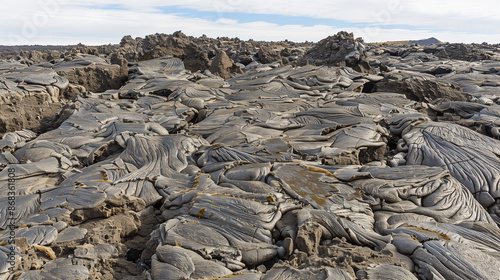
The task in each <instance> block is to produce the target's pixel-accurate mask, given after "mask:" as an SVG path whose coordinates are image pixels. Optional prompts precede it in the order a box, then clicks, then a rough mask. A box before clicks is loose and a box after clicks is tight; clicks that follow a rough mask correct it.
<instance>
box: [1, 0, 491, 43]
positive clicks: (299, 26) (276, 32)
mask: <svg viewBox="0 0 500 280" xmlns="http://www.w3.org/2000/svg"><path fill="white" fill-rule="evenodd" d="M0 5H1V7H2V9H1V10H0V21H1V24H0V44H2V45H13V44H76V43H79V42H81V43H84V44H87V45H100V44H110V43H111V44H116V43H119V42H120V39H121V38H122V37H123V36H124V35H131V36H132V37H144V36H146V35H148V34H154V33H173V32H175V31H177V30H182V31H183V32H184V33H185V34H187V35H191V36H200V35H202V34H206V35H207V36H209V37H220V36H228V37H239V38H241V39H255V40H284V39H288V40H292V41H296V42H303V41H319V40H321V39H322V38H325V37H327V36H329V35H333V34H336V33H337V32H339V31H341V30H345V31H349V32H354V35H355V36H356V37H363V39H364V40H365V41H367V42H381V41H388V40H409V39H423V38H428V37H436V38H438V39H440V40H442V41H447V42H464V43H471V42H476V43H482V42H489V43H500V31H498V28H497V27H498V26H500V17H499V16H498V15H496V10H497V9H496V5H497V2H496V1H493V0H486V1H463V0H455V1H453V0H440V1H435V0H418V1H416V0H381V1H372V0H350V1H349V0H310V1H307V2H306V1H296V0H287V1H286V0H254V1H251V2H250V1H244V0H211V1H209V0H205V1H200V0H169V1H168V2H165V1H157V0H141V1H137V0H133V1H132V0H120V1H118V0H102V1H97V0H86V1H84V0H23V1H18V2H14V1H5V0H0Z"/></svg>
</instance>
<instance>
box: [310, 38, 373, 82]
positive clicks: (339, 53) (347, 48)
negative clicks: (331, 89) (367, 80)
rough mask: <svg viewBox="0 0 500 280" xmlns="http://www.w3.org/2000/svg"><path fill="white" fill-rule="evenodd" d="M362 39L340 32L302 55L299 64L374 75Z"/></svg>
mask: <svg viewBox="0 0 500 280" xmlns="http://www.w3.org/2000/svg"><path fill="white" fill-rule="evenodd" d="M363 44H364V42H363V39H361V38H357V39H354V35H353V33H347V32H345V31H341V32H339V33H337V34H336V35H333V36H328V37H327V38H325V39H323V40H321V41H319V42H318V43H317V44H316V45H315V46H314V47H313V48H311V49H309V50H308V51H307V52H306V54H305V55H304V57H303V59H302V61H301V63H302V64H304V63H309V64H313V65H328V66H348V67H351V68H353V69H354V70H356V71H359V72H363V73H375V70H373V69H372V68H371V67H370V65H369V63H368V60H367V59H368V57H367V54H366V49H365V46H364V45H363Z"/></svg>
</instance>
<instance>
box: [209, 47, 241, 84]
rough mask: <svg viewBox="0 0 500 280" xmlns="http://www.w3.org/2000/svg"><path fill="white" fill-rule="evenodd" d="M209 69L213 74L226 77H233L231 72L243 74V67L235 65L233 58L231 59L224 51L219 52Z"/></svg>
mask: <svg viewBox="0 0 500 280" xmlns="http://www.w3.org/2000/svg"><path fill="white" fill-rule="evenodd" d="M208 70H210V72H212V74H216V75H218V76H219V77H222V78H224V79H229V78H231V73H239V74H243V71H242V70H241V68H240V67H239V66H238V65H235V64H234V62H233V60H231V59H230V58H229V56H227V54H226V52H224V51H220V52H219V53H217V55H216V56H215V57H214V59H213V60H212V63H211V65H210V68H208Z"/></svg>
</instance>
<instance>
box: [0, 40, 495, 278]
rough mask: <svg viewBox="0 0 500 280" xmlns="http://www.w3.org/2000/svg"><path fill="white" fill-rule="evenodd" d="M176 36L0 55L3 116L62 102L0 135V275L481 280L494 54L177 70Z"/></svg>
mask: <svg viewBox="0 0 500 280" xmlns="http://www.w3.org/2000/svg"><path fill="white" fill-rule="evenodd" d="M182 35H183V34H179V33H177V34H174V35H172V36H171V37H168V38H163V39H162V37H161V35H156V37H155V36H153V37H149V39H148V40H139V41H138V40H133V39H131V38H124V39H123V40H122V44H121V45H122V48H123V47H124V46H128V47H127V48H129V50H131V49H135V48H138V46H139V45H141V46H145V45H147V44H150V45H151V46H149V47H150V48H152V49H155V48H156V50H157V51H156V52H155V53H156V54H157V55H158V57H155V58H153V57H149V58H151V59H147V60H137V61H132V59H130V57H131V56H130V53H131V52H129V53H128V54H127V53H126V52H122V53H113V54H109V56H108V57H103V56H101V55H100V54H99V51H96V52H95V53H94V54H88V53H86V54H82V53H75V54H73V55H71V56H68V57H66V58H60V59H58V60H56V61H53V62H52V63H50V62H37V63H20V61H18V60H6V61H3V62H2V64H0V81H1V83H0V85H1V86H2V87H1V88H0V93H1V96H2V102H3V103H2V104H3V105H1V106H7V107H8V108H11V109H12V113H7V114H4V113H2V115H1V117H2V121H3V123H14V122H15V121H14V120H16V118H17V117H16V116H14V115H15V114H22V112H18V111H17V110H19V109H16V108H18V107H12V106H11V105H12V103H13V102H14V101H13V100H17V102H25V103H26V104H25V105H26V106H24V107H25V109H23V110H38V109H43V110H47V109H45V108H46V107H50V106H53V105H54V104H59V107H58V108H61V107H62V106H63V105H64V109H63V110H62V111H61V112H59V113H58V114H57V115H56V114H55V113H54V114H53V115H52V117H51V122H52V123H54V122H56V123H57V124H56V125H53V127H51V128H50V129H46V131H36V132H33V131H31V130H29V128H30V126H29V122H28V121H24V122H22V119H17V120H18V121H19V122H21V123H18V124H17V125H19V126H18V127H14V126H9V127H8V128H7V129H6V130H5V131H10V132H6V133H5V134H4V135H3V138H2V139H1V140H0V149H1V154H0V189H1V192H0V205H1V206H2V207H1V208H0V229H1V231H0V279H221V278H223V279H256V280H257V279H260V280H264V279H266V280H267V279H498V273H497V267H498V266H499V265H500V247H499V245H498V244H500V230H499V228H498V224H500V203H499V201H500V191H499V190H500V183H499V182H500V180H499V178H500V140H498V139H499V138H500V107H499V106H500V90H499V88H498V87H499V86H500V78H499V73H500V62H498V61H497V60H484V61H463V60H448V59H446V58H442V56H438V55H437V53H438V52H441V51H442V50H438V48H440V47H436V46H425V47H423V46H422V47H420V46H405V47H399V51H395V49H396V48H397V47H394V46H384V45H368V46H364V45H363V43H362V41H360V40H357V41H352V40H354V39H353V38H351V37H350V36H352V34H351V35H349V34H345V33H340V34H338V35H336V36H332V37H329V38H327V39H325V40H324V41H322V43H321V44H320V45H318V46H316V47H313V49H311V50H309V51H303V52H301V53H300V56H301V57H302V56H304V57H305V58H304V59H300V58H298V59H296V60H297V61H298V62H299V61H302V62H304V61H308V59H309V60H310V61H309V62H311V61H312V60H314V61H315V62H314V64H315V65H311V64H309V63H305V64H304V65H299V64H295V65H294V64H291V63H282V62H283V61H281V62H280V60H282V55H281V54H283V56H284V55H287V54H289V55H290V56H291V55H292V54H291V51H290V50H287V52H288V53H286V52H281V53H279V52H277V51H276V50H273V49H272V47H269V48H268V49H265V48H263V49H260V50H259V51H255V53H254V54H255V55H256V57H258V56H260V59H261V60H262V61H254V62H251V63H250V62H249V63H248V64H247V65H243V64H241V62H238V60H236V59H235V57H238V56H239V57H244V56H243V55H242V54H241V53H236V52H235V53H231V52H230V51H227V50H226V51H224V50H217V52H214V53H213V56H212V57H211V58H210V59H211V60H210V59H209V58H208V56H207V59H209V60H207V65H205V66H203V67H206V68H204V69H208V67H210V69H211V70H213V71H214V72H217V73H212V72H211V71H203V72H202V71H198V72H192V71H190V70H189V69H186V65H185V63H184V62H183V61H182V60H181V59H180V58H176V57H173V56H171V55H174V54H172V53H163V51H164V50H162V49H161V48H165V49H166V50H169V51H172V48H174V47H175V46H181V47H179V48H184V51H188V50H189V51H193V49H195V47H197V48H202V47H200V45H190V47H188V46H187V45H189V44H187V43H186V44H183V45H180V43H179V40H181V41H182V40H183V38H184V37H182ZM184 36H185V35H184ZM169 38H170V39H169ZM153 39H158V41H155V40H153ZM184 39H185V38H184ZM351 39H352V40H351ZM200 40H201V39H200ZM203 40H205V41H210V40H212V39H207V38H204V39H203ZM343 41H348V42H350V43H352V42H355V43H354V44H353V45H352V46H342V44H339V42H343ZM162 42H163V43H162ZM243 43H245V44H246V42H243ZM243 43H240V45H245V44H243ZM161 44H163V46H162V47H161V48H160V47H158V48H157V46H158V45H161ZM141 48H142V47H141ZM325 48H330V49H337V50H338V49H340V50H342V51H344V52H346V53H347V54H348V55H347V57H345V59H346V61H344V63H340V64H337V63H339V62H338V61H337V58H338V56H336V55H332V54H328V56H327V55H325V56H324V58H323V59H324V60H328V61H329V62H324V63H323V62H322V63H323V64H327V65H322V63H320V62H318V61H319V60H318V58H317V57H316V54H317V53H319V52H320V50H321V49H325ZM351 48H355V49H352V50H351ZM488 48H493V47H491V46H488ZM102 49H106V48H104V47H103V48H102ZM431 49H433V50H435V51H434V52H433V53H430V52H428V51H426V50H431ZM348 50H351V51H349V52H348ZM101 51H102V50H101ZM356 52H357V53H356ZM450 52H451V51H450ZM489 52H495V50H493V51H491V50H490V51H489ZM497 53H498V52H495V54H494V55H492V54H491V53H490V55H491V57H494V56H495V55H497ZM138 55H139V54H138ZM151 55H152V54H151ZM278 57H279V58H278ZM491 57H490V58H491ZM247 58H248V57H247ZM275 58H276V59H277V60H274V59H275ZM129 59H130V60H129ZM245 59H246V58H245ZM111 60H113V61H114V64H113V63H112V62H111ZM127 60H128V61H127ZM213 61H215V63H213ZM287 61H289V62H290V60H289V59H288V58H287ZM356 61H357V62H360V63H361V65H360V66H359V68H357V70H362V69H370V70H369V71H364V72H358V71H355V70H354V69H353V68H351V67H348V66H347V65H350V66H352V67H356V65H358V64H356ZM263 62H264V63H263ZM189 63H193V61H190V62H189ZM209 64H211V65H210V66H208V65H209ZM125 65H126V66H127V69H128V76H127V78H126V82H125V83H124V81H123V80H122V78H123V77H122V76H123V73H124V70H125ZM191 65H194V64H191ZM202 70H203V69H202ZM103 73H107V74H106V75H104V74H103ZM219 76H223V77H224V78H221V77H219ZM104 79H105V80H104ZM113 81H114V82H116V84H112V82H113ZM106 83H108V84H109V85H111V86H110V87H107V88H106V87H105V86H106V85H105V84H106ZM91 86H96V88H93V89H92V90H90V89H89V87H91ZM100 86H104V87H100ZM30 99H33V100H36V101H37V102H39V104H38V106H35V105H34V104H35V103H33V104H31V105H30V104H28V103H27V102H28V100H30ZM9 102H10V103H9ZM8 104H11V105H8ZM9 106H10V107H9ZM24 115H26V114H24ZM40 116H42V114H41V113H40ZM47 117H48V115H47ZM7 118H10V121H9V120H7V121H6V120H5V119H7ZM12 128H14V129H12ZM18 128H24V129H18ZM12 192H14V193H12ZM10 201H15V202H14V204H15V207H14V208H8V207H7V205H9V202H10ZM11 243H12V244H13V245H12V244H11ZM13 259H14V261H12V260H13Z"/></svg>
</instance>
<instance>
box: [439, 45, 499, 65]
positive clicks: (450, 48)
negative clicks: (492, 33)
mask: <svg viewBox="0 0 500 280" xmlns="http://www.w3.org/2000/svg"><path fill="white" fill-rule="evenodd" d="M434 55H435V56H437V57H440V58H445V59H455V60H464V61H479V60H489V59H491V58H492V56H491V55H490V54H488V53H486V52H485V51H484V50H481V49H480V48H479V46H477V45H465V44H447V45H445V46H444V49H442V50H440V51H438V52H437V53H435V54H434Z"/></svg>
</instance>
